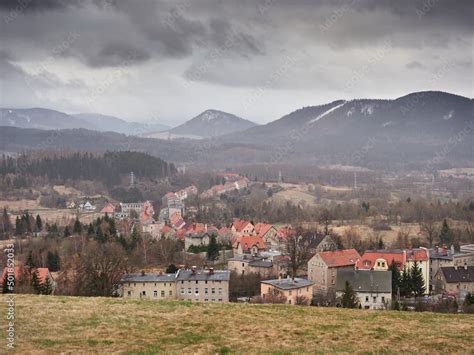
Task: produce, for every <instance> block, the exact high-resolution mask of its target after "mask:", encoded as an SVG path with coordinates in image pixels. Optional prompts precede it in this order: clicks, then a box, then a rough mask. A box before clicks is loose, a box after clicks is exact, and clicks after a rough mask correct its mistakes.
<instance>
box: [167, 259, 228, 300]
mask: <svg viewBox="0 0 474 355" xmlns="http://www.w3.org/2000/svg"><path fill="white" fill-rule="evenodd" d="M229 280H230V271H228V270H214V269H212V268H210V269H209V270H201V271H198V270H197V269H196V268H195V267H193V268H192V269H191V270H179V271H178V273H177V277H176V291H177V298H178V299H180V300H188V301H201V302H202V301H203V302H228V301H229Z"/></svg>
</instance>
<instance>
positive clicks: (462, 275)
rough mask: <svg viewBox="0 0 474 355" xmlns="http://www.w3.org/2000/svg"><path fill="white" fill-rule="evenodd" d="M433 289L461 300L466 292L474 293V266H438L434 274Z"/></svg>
mask: <svg viewBox="0 0 474 355" xmlns="http://www.w3.org/2000/svg"><path fill="white" fill-rule="evenodd" d="M435 290H436V291H438V292H442V293H445V294H448V295H451V296H455V297H457V298H458V299H460V300H461V301H462V300H464V298H465V297H466V295H467V293H468V292H470V293H471V294H472V293H474V266H472V265H463V266H445V267H441V268H439V270H438V272H437V273H436V275H435Z"/></svg>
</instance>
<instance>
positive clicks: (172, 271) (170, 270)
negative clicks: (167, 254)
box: [165, 264, 179, 274]
mask: <svg viewBox="0 0 474 355" xmlns="http://www.w3.org/2000/svg"><path fill="white" fill-rule="evenodd" d="M178 270H179V269H178V267H177V266H176V265H175V264H169V265H168V267H167V268H166V271H165V272H166V273H167V274H175V273H176V272H177V271H178Z"/></svg>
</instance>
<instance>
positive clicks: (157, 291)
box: [120, 273, 176, 300]
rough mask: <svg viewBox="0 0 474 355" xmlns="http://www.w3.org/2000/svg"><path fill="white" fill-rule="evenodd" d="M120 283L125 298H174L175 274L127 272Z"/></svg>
mask: <svg viewBox="0 0 474 355" xmlns="http://www.w3.org/2000/svg"><path fill="white" fill-rule="evenodd" d="M120 284H121V292H122V296H123V297H125V298H139V299H151V300H160V299H176V274H145V273H142V274H129V275H125V276H124V277H122V279H121V280H120Z"/></svg>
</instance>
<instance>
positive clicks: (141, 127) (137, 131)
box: [73, 113, 170, 136]
mask: <svg viewBox="0 0 474 355" xmlns="http://www.w3.org/2000/svg"><path fill="white" fill-rule="evenodd" d="M73 116H74V117H77V118H79V119H81V120H83V121H86V122H89V123H90V124H91V125H92V126H94V127H96V130H98V131H104V132H107V131H109V132H117V133H123V134H127V135H137V136H139V135H143V134H147V133H150V132H158V131H164V130H167V129H169V128H170V126H166V125H163V124H160V123H142V122H128V121H125V120H122V119H121V118H117V117H114V116H107V115H101V114H99V113H79V114H75V115H73Z"/></svg>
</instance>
